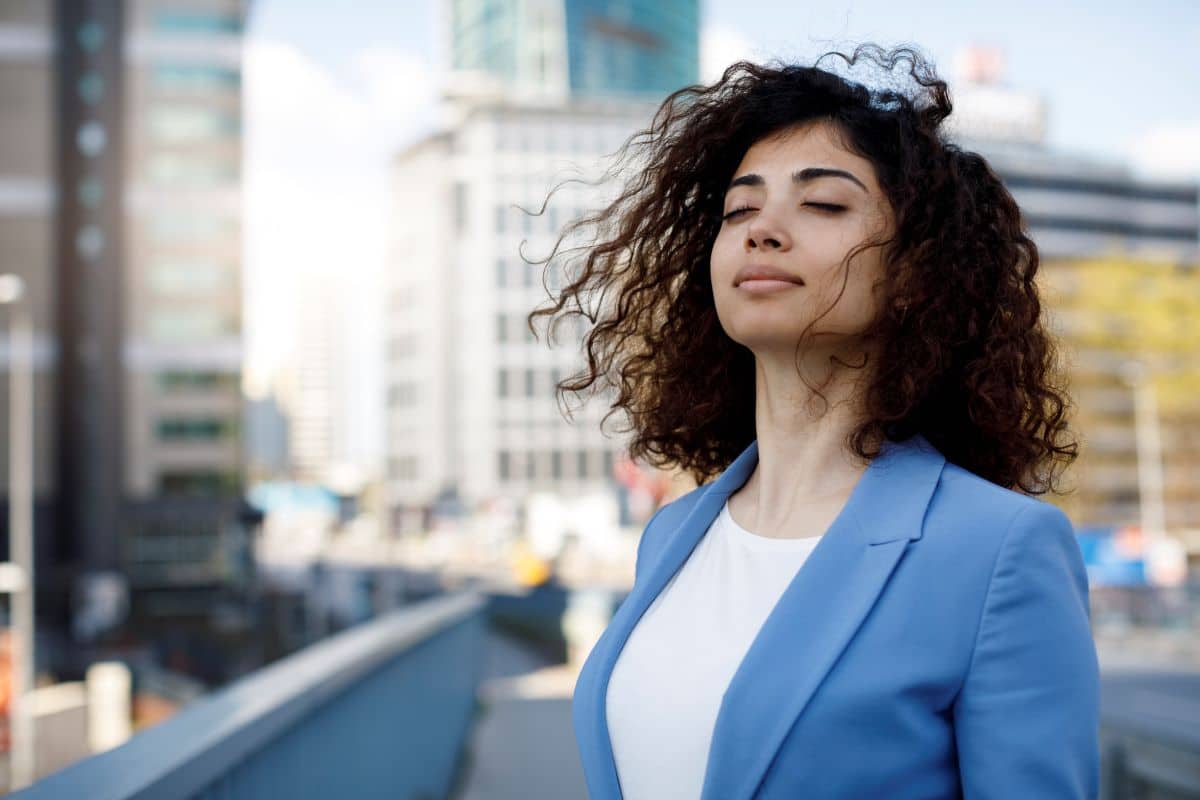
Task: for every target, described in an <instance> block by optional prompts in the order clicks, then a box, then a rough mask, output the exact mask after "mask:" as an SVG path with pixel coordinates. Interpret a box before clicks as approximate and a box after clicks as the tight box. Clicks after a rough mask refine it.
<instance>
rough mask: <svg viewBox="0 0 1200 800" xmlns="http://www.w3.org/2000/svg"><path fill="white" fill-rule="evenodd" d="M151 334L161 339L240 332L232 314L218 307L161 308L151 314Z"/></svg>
mask: <svg viewBox="0 0 1200 800" xmlns="http://www.w3.org/2000/svg"><path fill="white" fill-rule="evenodd" d="M149 328H150V335H151V337H152V338H154V339H161V340H171V341H179V340H194V339H206V338H212V337H218V336H229V335H232V334H236V333H238V321H237V318H236V317H234V316H233V315H232V314H229V313H223V312H221V311H220V310H219V309H216V308H208V307H205V308H176V309H161V310H158V311H156V312H154V313H152V314H151V316H150V321H149Z"/></svg>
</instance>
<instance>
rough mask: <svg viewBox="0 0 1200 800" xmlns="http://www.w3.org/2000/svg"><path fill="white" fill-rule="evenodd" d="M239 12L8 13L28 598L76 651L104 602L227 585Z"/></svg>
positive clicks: (237, 344)
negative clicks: (31, 396)
mask: <svg viewBox="0 0 1200 800" xmlns="http://www.w3.org/2000/svg"><path fill="white" fill-rule="evenodd" d="M245 14H246V3H245V2H244V0H203V1H202V0H94V2H88V3H78V2H71V0H61V1H60V2H57V3H50V2H43V0H17V1H16V2H9V3H5V4H4V6H3V9H2V10H0V105H3V107H4V108H5V113H4V115H3V122H0V253H5V254H14V255H15V254H20V258H19V259H17V258H13V259H12V263H11V264H10V263H6V264H5V265H4V266H3V267H2V268H0V271H15V272H19V273H21V274H22V275H23V276H24V277H25V278H26V280H27V281H28V282H29V283H30V284H31V285H32V287H33V291H32V296H31V298H30V303H31V310H32V312H33V316H34V319H35V321H36V326H37V332H38V347H37V350H38V353H39V359H38V364H39V370H40V371H39V380H38V384H37V389H36V391H37V393H38V394H37V403H38V416H39V420H38V436H37V441H36V449H37V455H36V461H37V463H38V473H37V474H38V480H37V486H36V488H37V493H38V497H39V500H40V504H41V507H42V513H41V514H40V515H39V517H38V520H37V522H38V524H37V530H38V533H37V539H38V560H39V565H40V566H41V567H42V570H41V572H40V577H39V581H38V583H39V592H40V594H41V595H42V596H40V597H39V602H40V608H41V610H42V612H43V613H44V615H45V616H46V617H47V618H48V620H50V621H52V623H53V624H56V625H57V626H59V627H64V628H65V627H67V626H68V625H69V626H70V627H71V628H72V629H73V632H74V634H75V635H76V636H78V637H82V638H84V639H86V638H90V637H91V636H94V635H96V634H98V633H100V632H102V631H103V630H104V629H105V628H106V627H107V626H108V625H110V624H111V623H113V622H116V621H118V619H117V618H114V615H113V614H112V613H110V611H111V610H112V609H113V608H114V606H113V604H112V603H110V602H107V601H104V598H111V597H113V596H114V594H117V595H120V594H124V595H125V596H127V597H131V598H132V601H133V602H132V610H133V614H134V617H135V619H136V620H137V621H138V624H139V625H142V624H144V625H148V626H150V627H153V626H154V624H155V622H154V621H155V620H156V619H157V620H164V621H165V620H168V619H169V620H171V623H170V624H175V622H177V621H178V619H179V617H180V615H191V616H194V617H203V616H205V615H207V614H209V613H210V612H211V610H212V608H213V605H214V602H213V597H214V595H213V592H214V591H216V590H217V587H220V586H223V585H225V584H226V583H227V582H228V581H229V580H230V573H229V569H228V568H227V567H226V566H223V565H227V564H229V563H230V562H229V561H228V560H224V561H223V560H222V558H221V552H222V548H228V547H229V545H230V537H231V536H236V535H237V533H236V529H237V525H238V523H237V509H238V500H239V498H240V488H241V436H240V430H239V427H240V419H241V405H242V400H241V389H240V372H241V278H240V271H241V263H240V261H241V245H240V240H241V230H240V229H241V224H240V218H241V201H240V180H241V127H242V124H241V39H242V30H243V26H244V20H245ZM10 100H15V101H16V102H10ZM10 112H11V113H10ZM7 261H8V259H6V262H7ZM5 373H6V375H7V370H5ZM5 403H6V399H4V398H2V397H0V406H3V405H4V404H5ZM3 471H4V467H0V473H3ZM68 598H70V599H69V600H68ZM118 616H119V615H118Z"/></svg>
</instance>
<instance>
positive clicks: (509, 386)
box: [496, 367, 563, 398]
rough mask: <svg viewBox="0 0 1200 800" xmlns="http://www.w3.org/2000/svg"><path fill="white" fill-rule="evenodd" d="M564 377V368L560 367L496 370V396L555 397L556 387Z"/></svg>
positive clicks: (505, 368)
mask: <svg viewBox="0 0 1200 800" xmlns="http://www.w3.org/2000/svg"><path fill="white" fill-rule="evenodd" d="M562 379H563V373H562V370H561V369H559V368H558V367H551V368H550V369H548V370H546V369H534V368H533V367H525V368H524V369H520V368H507V367H501V368H500V369H498V370H496V396H497V397H501V398H505V397H540V396H542V395H545V396H547V397H553V396H554V393H555V387H556V386H558V383H559V381H561V380H562Z"/></svg>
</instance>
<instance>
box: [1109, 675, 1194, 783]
mask: <svg viewBox="0 0 1200 800" xmlns="http://www.w3.org/2000/svg"><path fill="white" fill-rule="evenodd" d="M1197 697H1200V674H1197V673H1191V672H1144V673H1128V674H1122V675H1109V676H1106V677H1104V678H1103V689H1102V699H1101V716H1100V747H1101V753H1102V775H1101V788H1100V798H1101V800H1125V799H1126V798H1142V800H1182V799H1183V798H1200V703H1198V702H1197V700H1196V698H1197Z"/></svg>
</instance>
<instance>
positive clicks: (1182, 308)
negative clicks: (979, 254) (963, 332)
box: [951, 47, 1200, 563]
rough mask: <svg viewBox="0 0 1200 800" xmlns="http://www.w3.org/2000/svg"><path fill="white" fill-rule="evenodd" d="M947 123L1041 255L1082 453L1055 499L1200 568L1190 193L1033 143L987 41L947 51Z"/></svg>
mask: <svg viewBox="0 0 1200 800" xmlns="http://www.w3.org/2000/svg"><path fill="white" fill-rule="evenodd" d="M957 68H958V79H959V80H958V83H957V84H956V85H955V87H954V90H953V92H952V96H953V99H954V102H955V111H954V114H953V115H952V117H951V120H952V125H951V129H952V131H953V132H954V134H955V135H956V137H957V138H958V139H959V140H960V141H961V142H962V144H963V145H964V146H965V147H967V148H969V149H974V150H977V151H979V152H980V153H982V154H983V155H984V156H985V157H986V158H987V159H988V161H989V163H990V164H991V165H992V167H993V168H994V169H995V170H996V171H997V173H998V174H999V175H1000V177H1001V178H1002V180H1003V181H1004V183H1005V184H1006V185H1007V186H1008V188H1009V189H1010V190H1011V191H1012V193H1013V196H1014V198H1016V200H1017V203H1018V204H1019V205H1020V206H1021V210H1022V213H1023V214H1024V216H1025V221H1026V224H1027V225H1028V229H1029V233H1030V236H1031V237H1032V238H1033V240H1034V241H1035V242H1036V244H1037V246H1038V251H1039V253H1040V255H1041V258H1042V266H1041V269H1040V271H1039V283H1040V285H1041V287H1042V289H1043V290H1044V292H1045V303H1046V307H1047V310H1048V314H1049V318H1050V321H1051V323H1052V325H1053V327H1054V329H1055V331H1056V333H1057V334H1058V335H1059V336H1060V337H1061V338H1060V340H1061V343H1062V350H1063V351H1064V352H1063V357H1064V366H1065V367H1066V369H1067V372H1068V377H1069V380H1070V390H1071V395H1072V399H1073V400H1074V402H1075V403H1076V405H1077V410H1076V415H1075V429H1076V430H1077V431H1078V433H1079V436H1080V440H1081V447H1080V457H1079V459H1078V461H1077V462H1076V463H1075V464H1074V465H1073V466H1072V468H1071V471H1070V473H1069V476H1068V477H1069V479H1068V483H1069V485H1070V486H1071V487H1073V488H1074V492H1073V493H1072V494H1070V495H1068V496H1065V497H1062V498H1055V499H1054V501H1055V502H1057V503H1059V504H1061V505H1062V506H1063V508H1064V510H1065V511H1067V513H1068V514H1069V515H1070V516H1071V519H1072V520H1073V521H1074V522H1075V524H1076V525H1077V526H1079V527H1080V528H1081V529H1084V528H1086V529H1100V530H1108V531H1113V530H1116V529H1127V528H1128V529H1133V528H1136V529H1137V530H1138V531H1141V532H1143V533H1144V534H1145V536H1146V538H1147V540H1156V539H1160V540H1161V539H1163V538H1165V539H1167V540H1169V541H1170V542H1173V543H1174V544H1173V545H1172V546H1173V547H1174V546H1181V547H1182V549H1184V550H1187V551H1190V554H1191V558H1192V560H1193V561H1195V562H1197V563H1200V483H1198V482H1197V480H1196V476H1197V475H1200V401H1198V400H1197V398H1200V326H1198V325H1197V323H1196V320H1197V319H1200V187H1198V186H1197V184H1196V183H1195V181H1185V180H1164V179H1154V180H1150V179H1146V178H1143V177H1140V176H1138V175H1136V174H1134V173H1133V172H1132V170H1131V169H1130V167H1129V165H1128V164H1125V163H1120V162H1106V161H1101V160H1097V159H1092V158H1083V157H1080V156H1078V155H1075V154H1072V153H1066V152H1062V151H1060V150H1058V149H1056V148H1052V147H1050V146H1048V145H1047V144H1046V142H1045V132H1046V124H1047V116H1048V114H1047V109H1046V106H1045V103H1044V102H1043V101H1042V100H1041V98H1040V97H1038V96H1037V95H1035V94H1033V93H1030V92H1027V91H1022V90H1019V89H1016V88H1013V87H1010V86H1007V85H1006V84H1005V83H1004V80H1003V72H1004V57H1003V53H1002V51H1000V50H998V49H997V48H993V47H971V48H966V49H964V50H963V51H962V52H961V53H960V54H959V58H958V63H957Z"/></svg>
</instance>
